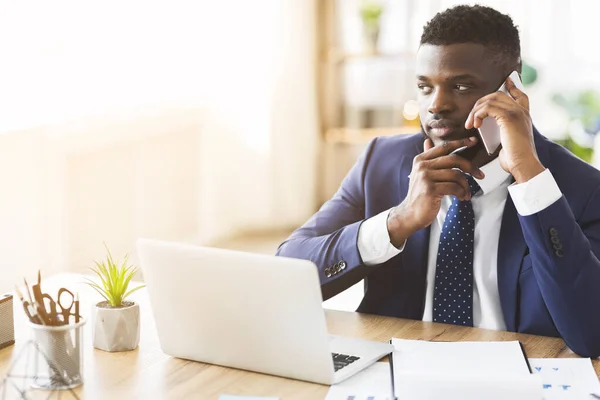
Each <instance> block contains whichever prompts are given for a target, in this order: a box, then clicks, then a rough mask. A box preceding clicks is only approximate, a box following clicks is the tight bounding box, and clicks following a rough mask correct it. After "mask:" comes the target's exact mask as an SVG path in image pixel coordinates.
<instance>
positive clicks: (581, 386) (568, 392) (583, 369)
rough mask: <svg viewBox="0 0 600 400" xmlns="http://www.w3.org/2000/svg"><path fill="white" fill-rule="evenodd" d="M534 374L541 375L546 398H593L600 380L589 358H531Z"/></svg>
mask: <svg viewBox="0 0 600 400" xmlns="http://www.w3.org/2000/svg"><path fill="white" fill-rule="evenodd" d="M529 363H530V364H531V369H532V370H533V373H534V374H538V375H540V376H541V379H542V384H543V387H544V390H543V392H544V400H568V399H593V397H592V396H590V393H594V394H597V395H600V382H598V377H597V376H596V372H595V371H594V367H593V366H592V362H591V360H590V359H589V358H530V359H529Z"/></svg>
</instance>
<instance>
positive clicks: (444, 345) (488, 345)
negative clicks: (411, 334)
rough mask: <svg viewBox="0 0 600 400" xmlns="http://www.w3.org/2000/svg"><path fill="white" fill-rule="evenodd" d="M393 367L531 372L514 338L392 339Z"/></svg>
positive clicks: (404, 369)
mask: <svg viewBox="0 0 600 400" xmlns="http://www.w3.org/2000/svg"><path fill="white" fill-rule="evenodd" d="M392 345H394V348H395V352H394V355H393V357H394V371H398V372H403V371H410V372H429V373H442V374H443V373H447V372H451V371H454V372H456V373H459V374H477V375H528V374H529V369H528V368H527V362H526V361H525V357H524V356H523V351H522V350H521V345H520V344H519V342H517V341H513V342H429V341H426V340H405V339H392Z"/></svg>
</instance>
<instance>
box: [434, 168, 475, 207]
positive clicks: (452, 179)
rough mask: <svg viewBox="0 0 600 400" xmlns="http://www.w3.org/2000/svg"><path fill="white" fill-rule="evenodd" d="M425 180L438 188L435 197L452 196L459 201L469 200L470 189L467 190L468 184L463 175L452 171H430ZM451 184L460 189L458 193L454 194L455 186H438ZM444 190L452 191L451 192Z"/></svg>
mask: <svg viewBox="0 0 600 400" xmlns="http://www.w3.org/2000/svg"><path fill="white" fill-rule="evenodd" d="M427 178H428V180H430V181H431V182H432V184H433V185H434V186H436V187H438V190H437V193H436V194H437V195H443V196H445V195H454V196H456V197H458V198H459V199H461V200H470V199H471V189H470V188H469V182H468V181H467V178H466V177H465V175H464V174H463V173H462V172H460V171H457V170H452V169H440V170H431V171H429V172H428V173H427ZM448 183H453V184H455V185H458V186H459V187H460V190H459V192H456V190H455V189H457V188H456V187H455V186H452V185H450V186H448V185H441V186H440V184H448ZM445 190H452V191H451V192H448V191H445Z"/></svg>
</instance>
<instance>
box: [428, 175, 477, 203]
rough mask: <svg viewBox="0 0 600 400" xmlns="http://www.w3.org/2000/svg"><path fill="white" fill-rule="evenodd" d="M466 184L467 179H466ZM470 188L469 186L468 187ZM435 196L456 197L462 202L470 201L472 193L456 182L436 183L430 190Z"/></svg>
mask: <svg viewBox="0 0 600 400" xmlns="http://www.w3.org/2000/svg"><path fill="white" fill-rule="evenodd" d="M465 182H466V179H465ZM467 187H468V185H467ZM430 190H431V191H432V192H433V193H432V194H434V195H435V196H439V197H442V196H456V197H457V198H458V199H460V200H461V201H465V200H470V199H471V192H470V190H469V189H468V188H467V189H466V190H465V188H464V187H463V186H462V185H459V184H458V183H456V182H435V183H434V184H433V185H432V186H431V189H430Z"/></svg>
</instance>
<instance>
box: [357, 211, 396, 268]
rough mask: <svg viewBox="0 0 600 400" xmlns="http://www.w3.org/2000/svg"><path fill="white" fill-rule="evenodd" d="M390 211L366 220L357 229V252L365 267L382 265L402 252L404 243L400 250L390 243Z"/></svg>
mask: <svg viewBox="0 0 600 400" xmlns="http://www.w3.org/2000/svg"><path fill="white" fill-rule="evenodd" d="M391 210H392V209H391V208H390V209H389V210H387V211H384V212H382V213H379V214H377V215H376V216H374V217H372V218H369V219H367V220H366V221H365V222H363V223H362V224H361V225H360V228H359V229H358V243H357V245H358V251H359V253H360V257H361V258H362V260H363V263H364V264H365V265H367V266H372V265H378V264H382V263H384V262H386V261H387V260H389V259H390V258H392V257H394V256H396V255H398V254H400V253H401V252H402V250H404V245H405V244H406V241H405V242H404V243H403V244H402V247H401V248H400V249H397V248H396V247H395V246H394V245H393V244H392V243H391V242H390V234H389V232H388V230H387V219H388V215H389V213H390V211H391Z"/></svg>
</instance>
